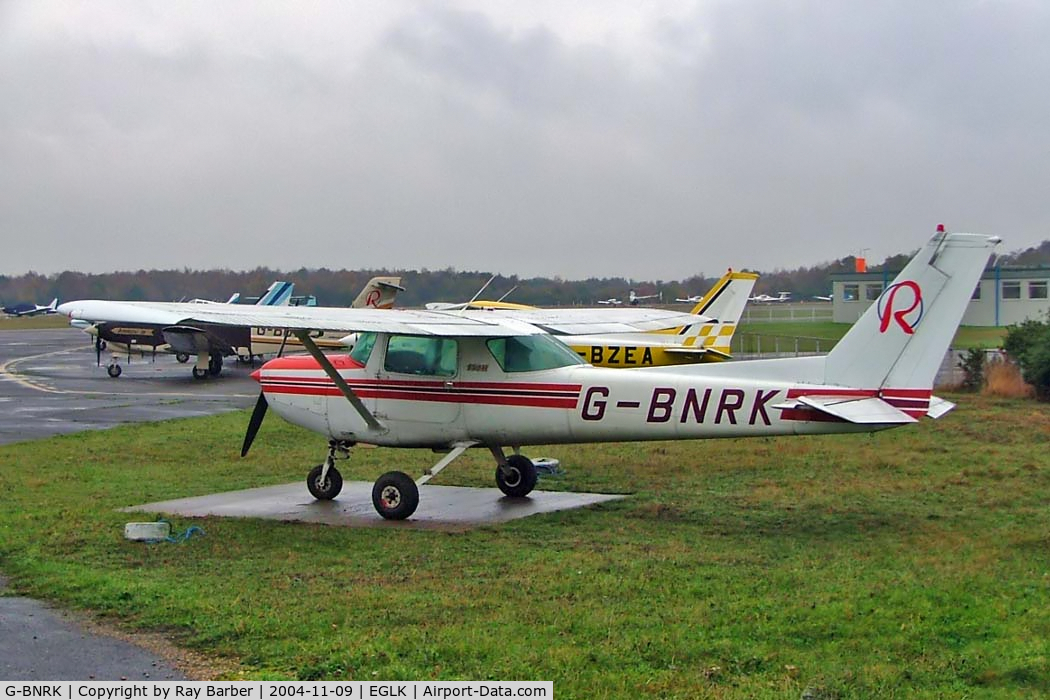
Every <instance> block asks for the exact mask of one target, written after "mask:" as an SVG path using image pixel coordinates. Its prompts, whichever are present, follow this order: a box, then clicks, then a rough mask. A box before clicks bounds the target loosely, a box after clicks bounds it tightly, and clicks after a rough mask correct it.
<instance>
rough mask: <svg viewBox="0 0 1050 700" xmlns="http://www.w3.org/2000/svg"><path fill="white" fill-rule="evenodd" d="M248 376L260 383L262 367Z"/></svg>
mask: <svg viewBox="0 0 1050 700" xmlns="http://www.w3.org/2000/svg"><path fill="white" fill-rule="evenodd" d="M249 376H251V378H252V379H254V380H255V381H257V382H259V383H260V384H261V383H262V369H257V370H255V371H254V372H252V373H251V375H249Z"/></svg>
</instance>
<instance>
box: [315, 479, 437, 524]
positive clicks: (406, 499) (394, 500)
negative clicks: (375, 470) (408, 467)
mask: <svg viewBox="0 0 1050 700" xmlns="http://www.w3.org/2000/svg"><path fill="white" fill-rule="evenodd" d="M329 473H331V472H329ZM372 505H374V506H375V508H376V511H378V512H379V514H380V515H382V516H383V517H384V518H386V519H387V520H404V519H405V518H407V517H408V516H410V515H412V514H413V513H415V512H416V508H417V507H418V506H419V487H418V486H416V482H414V481H412V477H410V476H409V475H408V474H405V473H404V472H387V473H386V474H384V475H383V476H381V477H379V478H378V479H376V483H375V485H374V486H373V487H372Z"/></svg>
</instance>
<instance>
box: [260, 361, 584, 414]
mask: <svg viewBox="0 0 1050 700" xmlns="http://www.w3.org/2000/svg"><path fill="white" fill-rule="evenodd" d="M315 366H316V365H315ZM261 384H262V388H263V391H264V392H265V393H267V394H288V395H294V396H341V395H342V394H341V392H340V390H339V388H338V387H336V386H335V384H334V383H333V382H332V380H331V379H330V378H328V377H327V376H325V377H316V376H314V377H311V376H295V377H274V376H267V377H264V378H262V379H261ZM347 384H349V385H350V388H351V389H352V390H353V391H354V393H355V394H357V395H358V396H359V397H360V398H362V399H390V400H400V401H429V402H438V403H462V404H485V405H500V406H532V407H539V408H571V409H574V408H576V405H577V403H578V401H579V398H580V389H581V385H580V384H547V383H537V384H530V383H527V382H452V383H451V384H446V383H445V382H442V381H413V380H382V379H357V380H355V379H348V380H347Z"/></svg>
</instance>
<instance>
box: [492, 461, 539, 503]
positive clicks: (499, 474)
mask: <svg viewBox="0 0 1050 700" xmlns="http://www.w3.org/2000/svg"><path fill="white" fill-rule="evenodd" d="M496 486H499V490H500V491H502V492H503V493H505V494H507V495H508V496H511V497H512V498H521V497H522V496H528V495H529V494H530V493H531V492H532V489H534V488H536V465H535V464H533V463H532V460H531V459H529V458H528V457H526V456H525V455H511V456H510V457H507V464H506V466H504V465H502V464H500V465H497V466H496Z"/></svg>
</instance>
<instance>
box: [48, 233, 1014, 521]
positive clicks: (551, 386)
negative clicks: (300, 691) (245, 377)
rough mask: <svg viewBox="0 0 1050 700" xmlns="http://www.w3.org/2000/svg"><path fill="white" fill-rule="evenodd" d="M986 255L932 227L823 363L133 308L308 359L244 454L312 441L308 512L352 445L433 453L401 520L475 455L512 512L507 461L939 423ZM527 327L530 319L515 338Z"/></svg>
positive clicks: (523, 471) (384, 508)
mask: <svg viewBox="0 0 1050 700" xmlns="http://www.w3.org/2000/svg"><path fill="white" fill-rule="evenodd" d="M998 242H999V239H998V238H989V237H987V236H980V235H975V234H964V233H956V234H948V233H945V232H944V231H943V228H942V227H939V230H938V233H937V234H936V235H935V236H934V237H933V238H932V239H931V240H930V242H929V243H928V244H927V245H926V246H925V247H924V248H923V249H922V250H920V251H919V253H918V254H917V255H916V256H915V258H914V259H913V260H912V261H911V262H910V263H909V264H908V266H907V267H905V269H904V270H903V271H902V272H901V273H900V275H899V276H898V277H897V279H896V280H895V281H894V283H893V284H891V285H889V286H888V287H887V288H886V290H885V291H884V292H883V294H882V296H881V297H880V298H879V300H878V301H877V303H875V304H872V306H871V307H870V308H869V309H868V310H867V312H865V314H864V315H863V316H862V317H861V319H860V320H859V321H858V322H857V323H856V324H855V325H854V327H853V328H852V329H850V331H849V332H848V333H847V334H846V335H845V336H844V337H843V339H842V340H841V341H840V342H839V343H838V344H837V345H836V346H835V348H834V349H833V350H832V352H831V353H829V354H828V355H827V356H824V357H803V358H785V359H773V360H753V361H747V362H726V363H713V364H696V365H688V366H682V367H653V368H640V369H632V370H620V369H611V368H601V367H594V366H592V365H588V364H586V363H585V362H584V361H583V360H582V359H581V358H580V357H579V356H578V355H577V354H576V353H574V352H573V351H571V350H570V349H568V348H567V347H566V346H565V345H564V344H562V343H561V342H560V341H558V340H556V339H555V338H554V337H552V336H550V335H548V334H546V333H545V332H543V330H541V328H539V327H538V325H537V324H539V325H543V324H542V323H540V320H539V319H542V318H544V317H543V316H541V315H539V314H545V313H546V314H549V313H550V312H549V311H546V312H542V311H541V312H529V311H522V312H521V314H522V315H523V316H522V317H520V318H518V319H511V318H508V317H506V316H504V315H500V316H499V317H497V318H494V317H493V314H491V313H486V312H458V313H453V314H449V313H445V312H432V311H431V312H428V311H394V310H391V311H376V310H366V311H358V310H352V309H327V310H322V311H317V310H316V308H315V309H314V310H313V311H312V312H311V310H309V309H306V310H303V309H274V308H266V309H256V308H254V307H249V308H247V309H245V310H244V311H243V312H240V313H238V312H237V311H236V310H233V309H221V310H220V309H212V308H210V307H209V305H194V307H195V308H188V309H187V308H172V307H177V306H178V305H165V304H148V303H145V302H140V303H139V304H138V305H142V304H145V305H146V306H147V307H148V308H151V309H153V310H154V312H159V311H163V312H165V313H170V314H171V315H172V318H173V319H175V318H177V319H179V322H181V323H195V322H206V323H215V324H246V325H253V326H254V325H269V326H280V327H284V328H287V329H288V330H289V331H290V332H292V333H294V334H295V335H296V336H297V337H298V338H299V339H300V340H301V341H302V342H303V344H304V345H305V346H306V348H307V349H308V350H310V352H311V355H312V357H307V356H299V357H285V358H278V359H275V360H271V361H270V362H268V363H266V364H265V365H264V366H263V367H262V368H261V369H260V370H257V371H256V373H255V374H254V375H253V376H254V377H255V378H256V379H257V380H258V381H259V383H260V384H261V386H262V393H261V395H260V397H259V401H258V403H257V404H256V408H255V411H254V412H253V414H252V418H251V421H250V423H249V426H248V431H247V434H246V435H245V440H244V445H243V448H242V454H245V453H246V452H247V450H248V448H249V447H250V445H251V443H252V441H253V440H254V437H255V434H256V432H257V430H258V427H259V425H260V423H261V421H262V419H263V416H264V415H265V413H266V410H267V407H268V406H272V407H273V408H274V410H275V411H277V412H278V413H279V414H280V415H281V416H282V417H283V418H285V419H286V420H288V421H290V422H292V423H295V424H297V425H300V426H303V427H306V428H308V429H310V430H313V431H316V432H318V433H321V434H322V435H323V436H325V437H326V438H327V440H328V457H327V459H326V460H325V461H324V463H322V464H320V465H318V466H317V467H315V468H314V469H313V470H312V471H311V472H310V474H309V476H308V477H307V487H308V489H309V490H310V493H311V494H313V495H314V497H316V498H319V499H331V498H334V497H335V496H336V495H337V494H338V493H339V491H340V489H341V488H342V477H341V476H340V474H339V472H338V470H337V469H336V468H335V461H336V459H337V458H340V457H342V458H346V457H349V449H350V447H352V446H353V445H355V444H356V443H358V442H361V443H370V444H376V445H386V446H397V447H424V448H431V449H434V450H438V451H446V450H447V451H448V454H446V455H445V456H444V457H443V458H442V459H441V460H440V461H438V462H437V463H436V464H434V466H432V467H431V468H430V469H429V470H428V471H427V473H426V474H425V475H424V476H422V477H420V478H419V479H418V480H413V479H412V478H411V477H410V476H408V475H407V474H404V473H402V472H396V471H395V472H388V473H386V474H384V475H383V476H381V477H380V478H379V479H378V480H376V482H375V485H374V486H373V489H372V502H373V505H374V506H375V508H376V510H377V511H378V512H379V513H380V514H381V515H382V516H383V517H384V518H388V519H404V518H407V517H409V516H410V515H412V513H413V512H414V511H415V509H416V507H417V505H418V503H419V488H418V487H419V485H420V484H423V483H425V482H426V481H428V480H429V479H431V478H432V477H433V476H434V475H435V474H437V473H438V472H439V471H441V470H442V469H444V468H445V467H446V466H447V465H448V464H450V463H451V462H452V461H453V460H454V459H456V458H457V457H458V456H459V455H461V454H462V453H463V452H464V451H466V450H467V449H469V448H471V447H483V448H487V449H488V450H490V451H491V452H492V455H493V456H494V458H495V460H496V463H497V467H496V483H497V485H498V486H499V488H500V490H501V491H503V493H505V494H507V495H508V496H512V497H522V496H525V495H527V494H528V493H529V492H530V491H532V489H533V487H534V486H535V485H536V468H535V466H534V465H533V463H532V462H531V461H530V460H529V459H528V458H527V457H525V456H524V455H522V454H520V452H519V450H520V448H521V447H523V446H526V445H546V444H557V443H565V444H568V443H577V442H620V441H629V440H631V441H635V440H670V439H700V438H716V437H744V436H768V435H803V434H816V433H850V432H871V431H874V430H882V429H886V428H892V427H897V426H900V425H905V424H908V423H915V422H916V421H918V420H919V419H920V418H922V417H923V416H930V417H933V418H938V417H940V416H941V415H943V414H944V413H946V412H947V411H949V410H950V409H951V408H952V405H951V404H950V403H948V402H946V401H943V400H941V399H938V398H936V397H934V396H932V395H931V389H932V384H933V380H934V377H935V374H936V371H937V368H938V366H939V365H940V363H941V360H942V358H943V357H944V353H945V351H946V350H947V347H948V345H949V343H950V342H951V339H952V336H953V334H954V332H955V329H956V328H957V326H958V324H959V321H960V319H961V318H962V315H963V312H964V311H965V309H966V305H967V303H968V302H969V299H970V295H971V293H972V292H973V287H974V285H975V284H976V282H977V279H978V278H979V276H980V275H981V272H982V270H983V269H984V266H985V263H986V262H987V261H988V257H989V254H990V252H991V250H992V248H993V247H994V246H995V245H996V244H997V243H998ZM100 303H104V302H94V304H100ZM78 305H84V307H82V306H78ZM92 305H93V304H92V302H67V303H66V304H63V305H62V307H61V309H60V310H61V311H62V313H65V314H67V315H70V316H71V317H72V318H76V317H78V315H79V314H81V313H84V312H89V313H93V314H95V315H99V314H103V313H104V309H102V308H99V307H95V308H86V307H90V306H92ZM120 306H127V305H126V304H122V305H120ZM136 306H137V305H136ZM126 312H127V310H126V309H121V308H112V309H110V311H109V312H108V313H109V314H111V315H118V314H120V313H126ZM307 312H310V313H307ZM601 312H609V313H608V314H602V313H601ZM657 312H658V310H654V309H626V310H620V309H597V310H594V309H592V310H588V311H587V312H586V313H587V314H588V317H586V318H584V317H580V316H577V318H576V319H574V320H573V319H566V318H565V317H563V318H562V322H561V324H560V326H561V330H565V327H567V326H574V327H575V329H576V330H577V332H580V331H582V330H583V329H585V328H587V327H597V328H599V329H603V328H604V329H605V330H599V332H608V328H609V327H611V326H612V325H614V322H613V321H611V320H610V318H611V316H610V315H609V314H613V315H615V314H626V316H624V320H622V321H621V322H620V324H621V325H633V326H634V327H635V329H636V330H653V325H654V324H656V323H658V322H659V321H656V320H655V319H656V318H657V316H658V314H657ZM530 313H532V314H537V315H535V316H534V322H533V323H526V322H525V321H524V316H525V315H528V314H530ZM654 314H657V315H654ZM600 316H603V318H599V317H600ZM551 318H552V317H551V316H547V317H546V319H547V321H548V323H551V324H552V325H557V324H554V323H553V322H552V321H551ZM664 321H665V322H667V321H668V319H667V318H666V317H665V319H664ZM670 324H671V325H679V323H676V322H674V321H673V320H672V321H670ZM317 327H323V328H340V327H342V328H345V329H346V330H347V331H351V330H355V331H359V332H361V333H362V336H361V338H360V340H359V341H358V343H357V345H356V346H355V347H354V350H353V352H352V353H351V354H350V355H335V356H332V357H327V356H325V355H323V354H322V353H321V351H320V350H319V349H318V348H317V346H316V345H315V344H313V343H312V342H311V340H310V334H309V333H310V329H312V328H317ZM504 446H511V447H512V448H513V454H511V455H507V454H505V452H504Z"/></svg>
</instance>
